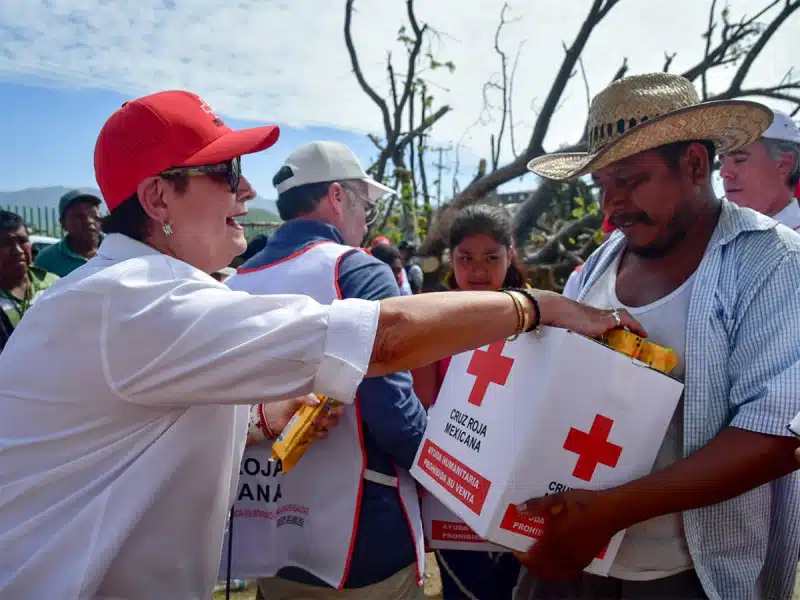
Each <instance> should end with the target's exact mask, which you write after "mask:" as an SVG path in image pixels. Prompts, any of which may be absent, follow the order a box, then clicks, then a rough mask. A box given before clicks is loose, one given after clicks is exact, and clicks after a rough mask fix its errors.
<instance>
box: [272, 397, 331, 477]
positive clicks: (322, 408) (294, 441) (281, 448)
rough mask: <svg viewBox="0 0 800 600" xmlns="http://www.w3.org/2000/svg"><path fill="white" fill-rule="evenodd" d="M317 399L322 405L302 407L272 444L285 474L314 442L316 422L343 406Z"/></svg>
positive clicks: (274, 454) (275, 457) (326, 399)
mask: <svg viewBox="0 0 800 600" xmlns="http://www.w3.org/2000/svg"><path fill="white" fill-rule="evenodd" d="M317 398H319V400H320V403H319V404H317V405H316V406H309V405H308V404H304V405H303V406H301V407H300V408H299V409H298V410H297V412H296V413H294V416H293V417H292V418H291V419H290V420H289V422H288V423H287V424H286V427H284V428H283V431H281V434H280V435H279V436H278V438H277V439H276V440H275V441H274V442H273V443H272V458H273V459H280V461H281V463H282V470H283V472H284V473H286V472H287V471H289V470H291V469H292V468H293V467H294V466H295V465H296V464H297V462H298V461H299V460H300V458H301V457H302V456H303V454H305V452H306V450H308V449H309V448H310V447H311V444H312V443H313V442H314V440H313V439H312V437H311V436H312V428H313V425H314V421H316V420H317V418H318V417H321V416H323V415H325V414H327V412H328V411H329V410H330V409H331V408H333V407H334V406H339V405H340V404H341V402H338V401H337V400H332V399H330V398H328V397H326V396H320V395H319V394H317Z"/></svg>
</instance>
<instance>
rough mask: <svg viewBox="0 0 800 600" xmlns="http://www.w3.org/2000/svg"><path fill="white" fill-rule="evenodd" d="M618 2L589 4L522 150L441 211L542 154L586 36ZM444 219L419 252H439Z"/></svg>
mask: <svg viewBox="0 0 800 600" xmlns="http://www.w3.org/2000/svg"><path fill="white" fill-rule="evenodd" d="M618 3H619V0H592V5H591V7H590V9H589V12H588V13H587V15H586V18H585V20H584V22H583V23H582V25H581V27H580V29H579V30H578V33H577V35H576V36H575V39H574V40H573V42H572V44H571V45H570V46H569V47H568V48H567V51H566V53H565V55H564V59H563V60H562V62H561V66H560V67H559V70H558V73H557V74H556V77H555V80H554V81H553V84H552V86H551V87H550V91H549V92H548V94H547V97H546V98H545V101H544V104H543V105H542V108H541V111H540V112H539V115H538V117H537V119H536V124H535V125H534V128H533V132H532V133H531V137H530V139H529V141H528V145H527V148H526V149H525V151H524V152H523V153H521V154H520V155H519V156H517V157H516V158H514V159H513V160H512V161H511V162H509V163H507V164H506V165H504V166H502V167H499V168H498V169H496V170H494V171H492V172H490V173H488V174H487V175H486V176H485V177H482V178H480V179H476V180H473V182H472V183H470V184H469V185H468V186H467V187H466V188H464V190H463V191H461V193H460V194H459V195H458V196H457V197H456V198H455V199H454V200H453V202H452V204H451V205H450V206H449V207H445V208H444V209H443V211H439V212H440V215H442V213H443V212H447V211H448V210H458V209H460V208H463V207H464V206H467V205H469V204H471V203H474V202H476V201H477V200H479V199H480V198H482V197H483V196H485V195H486V194H487V193H488V192H490V191H492V190H494V189H496V188H497V187H498V186H500V185H502V184H504V183H506V182H507V181H511V180H512V179H515V178H517V177H520V176H521V175H524V174H526V173H527V164H528V162H529V161H530V160H532V159H534V158H536V157H537V156H541V155H542V154H544V148H543V146H542V142H543V141H544V138H545V135H546V134H547V130H548V128H549V126H550V121H551V120H552V118H553V115H554V114H555V111H556V108H557V107H558V105H559V102H560V101H561V97H562V96H563V94H564V89H565V88H566V85H567V82H568V81H569V79H570V77H571V76H572V72H573V71H574V69H575V66H576V64H577V62H578V58H579V57H580V55H581V53H582V52H583V49H584V48H585V47H586V43H587V42H588V41H589V37H590V36H591V34H592V32H593V31H594V29H595V28H596V27H597V25H598V24H600V22H602V20H603V19H604V18H605V17H606V16H607V15H608V13H609V12H610V11H611V9H612V8H614V6H616V5H617V4H618ZM446 222H447V219H439V218H437V223H436V224H435V227H433V228H432V229H431V232H430V234H429V235H428V238H427V239H426V240H425V242H424V243H423V244H422V246H421V247H420V253H421V254H441V252H442V251H443V250H444V244H443V241H442V240H443V239H444V235H445V228H446Z"/></svg>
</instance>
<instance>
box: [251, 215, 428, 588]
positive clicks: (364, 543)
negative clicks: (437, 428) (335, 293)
mask: <svg viewBox="0 0 800 600" xmlns="http://www.w3.org/2000/svg"><path fill="white" fill-rule="evenodd" d="M325 240H330V241H334V242H336V243H339V244H344V240H343V239H342V235H341V234H340V233H339V231H338V230H337V229H336V228H335V227H333V226H331V225H328V224H327V223H322V222H320V221H311V220H295V221H289V222H287V223H285V224H284V225H282V226H281V227H280V228H279V229H278V230H277V231H276V232H275V234H274V235H273V236H272V237H270V238H269V241H268V242H267V245H266V247H265V248H264V249H263V250H261V252H259V253H258V254H256V255H255V256H253V257H252V258H251V259H250V260H248V261H247V262H246V263H245V264H244V265H243V267H244V268H248V269H249V268H255V267H260V266H264V265H268V264H271V263H274V262H277V261H279V260H281V259H284V258H286V257H287V256H289V255H291V254H293V253H295V252H297V251H298V250H301V249H303V248H304V247H306V246H308V245H309V244H313V243H316V242H321V241H325ZM339 289H340V291H341V294H342V297H343V298H362V299H365V300H382V299H384V298H391V297H393V296H399V295H400V290H399V289H398V286H397V281H396V280H395V278H394V274H393V273H392V271H391V269H390V268H389V266H388V265H386V264H385V263H382V262H381V261H379V260H378V259H376V258H374V257H373V256H370V255H369V254H366V253H364V252H360V251H357V250H354V251H353V252H351V253H349V254H346V255H344V256H343V257H342V259H341V262H340V263H339ZM358 395H359V397H360V398H361V399H362V402H361V419H362V423H363V434H364V448H365V450H366V455H367V468H368V469H372V470H373V471H378V472H379V473H385V474H386V475H389V476H391V477H394V476H395V475H396V473H395V469H394V466H393V464H392V463H395V464H396V465H397V466H399V467H402V468H404V469H410V468H411V464H412V462H413V461H414V456H415V455H416V453H417V448H418V447H419V444H420V441H421V440H422V434H423V433H424V432H425V426H426V425H427V417H426V414H425V409H424V408H423V407H422V404H420V402H419V399H418V398H417V396H416V395H415V394H414V390H413V381H412V379H411V374H410V373H408V372H401V373H394V374H393V375H387V376H385V377H374V378H370V379H365V380H364V381H363V382H362V383H361V385H360V386H359V387H358ZM330 526H331V527H340V526H342V524H340V523H331V524H330ZM415 559H416V555H415V552H414V543H413V540H412V538H411V535H410V533H409V527H408V519H407V518H406V516H405V512H404V511H403V507H402V505H401V504H400V499H399V495H398V492H397V490H396V489H394V488H390V487H387V486H384V485H380V484H377V483H373V482H371V481H366V480H365V481H364V487H363V496H362V499H361V515H360V518H359V522H358V530H357V532H356V541H355V546H354V548H353V558H352V560H351V563H350V572H349V573H348V576H347V579H346V581H345V587H346V588H358V587H364V586H367V585H371V584H373V583H377V582H379V581H382V580H384V579H387V578H388V577H391V576H392V575H394V574H395V573H397V572H398V571H400V570H401V569H404V568H405V567H408V566H409V565H411V564H413V563H414V561H415ZM278 576H279V577H282V578H284V579H289V580H292V581H297V582H300V583H306V584H310V585H316V586H322V587H329V586H328V584H326V583H325V582H324V581H322V580H320V579H318V578H317V577H315V576H313V575H312V574H310V573H308V572H307V571H304V570H302V569H299V568H297V567H287V568H284V569H281V571H280V572H279V573H278Z"/></svg>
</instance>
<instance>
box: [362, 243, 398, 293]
mask: <svg viewBox="0 0 800 600" xmlns="http://www.w3.org/2000/svg"><path fill="white" fill-rule="evenodd" d="M370 254H372V256H374V257H375V258H377V259H378V260H379V261H381V262H382V263H386V264H387V265H389V268H390V269H391V270H392V273H393V274H394V278H395V281H397V286H398V289H399V287H400V285H401V282H402V279H403V257H402V256H401V255H400V251H399V250H398V249H397V248H395V247H394V246H386V245H378V246H374V247H373V248H372V250H370Z"/></svg>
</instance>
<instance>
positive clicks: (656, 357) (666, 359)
mask: <svg viewBox="0 0 800 600" xmlns="http://www.w3.org/2000/svg"><path fill="white" fill-rule="evenodd" d="M638 359H639V360H640V361H642V362H643V363H645V364H646V365H649V366H651V367H653V368H654V369H657V370H659V371H661V372H663V373H669V372H670V371H672V369H674V368H675V367H677V366H678V355H677V354H675V352H674V351H673V350H671V349H669V348H664V347H663V346H659V345H657V344H653V343H651V342H645V343H644V344H642V349H641V350H640V351H639V357H638Z"/></svg>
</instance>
